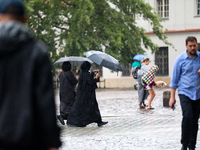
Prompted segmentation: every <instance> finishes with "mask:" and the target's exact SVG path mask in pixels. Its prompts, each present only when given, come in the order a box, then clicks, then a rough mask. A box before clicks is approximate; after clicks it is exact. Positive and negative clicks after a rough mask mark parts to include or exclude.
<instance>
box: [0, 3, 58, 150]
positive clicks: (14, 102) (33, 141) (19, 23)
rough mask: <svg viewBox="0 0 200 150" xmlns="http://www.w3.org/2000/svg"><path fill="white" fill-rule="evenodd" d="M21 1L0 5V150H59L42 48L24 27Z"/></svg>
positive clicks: (47, 65) (49, 77) (48, 72)
mask: <svg viewBox="0 0 200 150" xmlns="http://www.w3.org/2000/svg"><path fill="white" fill-rule="evenodd" d="M24 12H25V7H24V4H23V2H22V1H20V0H2V1H1V2H0V33H1V34H0V72H1V73H0V149H3V150H58V147H60V146H61V141H60V128H59V127H58V126H57V120H56V111H55V101H54V100H55V99H54V89H53V80H52V78H53V77H52V73H51V69H52V68H51V65H50V61H49V58H48V55H47V47H46V46H45V45H44V44H43V43H42V42H40V41H38V40H36V39H35V38H34V36H33V34H32V33H31V32H30V30H29V29H28V28H26V26H25V25H24V23H25V22H26V21H27V18H26V16H25V13H24Z"/></svg>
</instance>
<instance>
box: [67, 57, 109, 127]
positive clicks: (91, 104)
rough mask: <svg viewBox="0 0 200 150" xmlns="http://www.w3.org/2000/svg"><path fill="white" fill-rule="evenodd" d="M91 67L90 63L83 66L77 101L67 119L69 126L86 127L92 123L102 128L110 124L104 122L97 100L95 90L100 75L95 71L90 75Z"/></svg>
mask: <svg viewBox="0 0 200 150" xmlns="http://www.w3.org/2000/svg"><path fill="white" fill-rule="evenodd" d="M90 67H91V64H90V63H89V62H88V61H85V62H83V64H82V65H81V70H82V71H81V73H80V77H79V81H78V89H77V95H76V100H75V103H74V105H73V106H72V107H71V110H70V113H69V116H68V119H67V125H68V126H73V127H85V126H86V125H88V124H90V123H97V125H98V126H102V125H105V124H107V123H108V122H104V121H102V118H101V114H100V111H99V107H98V103H97V100H96V93H95V89H96V88H97V85H96V83H97V82H98V81H99V77H100V73H99V72H97V71H94V72H92V73H91V74H90V72H89V70H90Z"/></svg>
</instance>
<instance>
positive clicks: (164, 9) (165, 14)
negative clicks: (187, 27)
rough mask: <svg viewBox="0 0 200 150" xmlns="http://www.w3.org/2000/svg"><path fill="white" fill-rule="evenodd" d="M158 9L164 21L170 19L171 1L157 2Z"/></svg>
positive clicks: (158, 0)
mask: <svg viewBox="0 0 200 150" xmlns="http://www.w3.org/2000/svg"><path fill="white" fill-rule="evenodd" d="M165 2H166V3H165ZM167 2H168V3H167ZM156 9H157V12H158V15H159V16H160V17H161V18H162V19H163V20H168V19H169V0H156Z"/></svg>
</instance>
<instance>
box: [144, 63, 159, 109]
mask: <svg viewBox="0 0 200 150" xmlns="http://www.w3.org/2000/svg"><path fill="white" fill-rule="evenodd" d="M158 70H159V68H158V66H157V65H153V66H151V67H150V69H149V70H148V71H147V72H146V73H145V74H144V75H143V76H142V79H141V83H142V85H143V86H144V88H145V89H146V90H148V92H149V101H148V107H147V109H154V108H153V107H152V106H151V102H152V101H153V99H154V97H155V96H156V93H155V91H154V89H153V86H156V83H155V82H154V78H155V74H156V72H157V71H158Z"/></svg>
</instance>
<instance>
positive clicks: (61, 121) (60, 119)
mask: <svg viewBox="0 0 200 150" xmlns="http://www.w3.org/2000/svg"><path fill="white" fill-rule="evenodd" d="M57 119H58V120H59V121H60V123H61V124H62V125H65V122H64V120H63V118H62V117H61V115H59V116H57Z"/></svg>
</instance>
